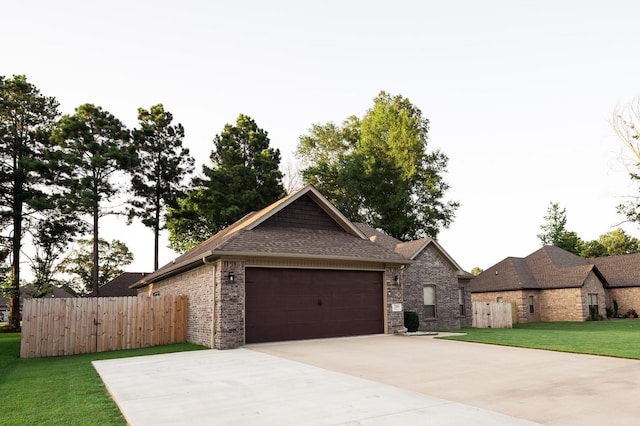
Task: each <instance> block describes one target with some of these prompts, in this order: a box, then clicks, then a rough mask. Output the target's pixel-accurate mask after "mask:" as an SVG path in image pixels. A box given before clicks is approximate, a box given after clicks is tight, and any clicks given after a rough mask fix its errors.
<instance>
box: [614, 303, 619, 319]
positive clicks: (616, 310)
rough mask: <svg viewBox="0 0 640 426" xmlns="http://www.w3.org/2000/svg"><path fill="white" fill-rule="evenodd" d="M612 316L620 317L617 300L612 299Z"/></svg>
mask: <svg viewBox="0 0 640 426" xmlns="http://www.w3.org/2000/svg"><path fill="white" fill-rule="evenodd" d="M613 317H614V318H620V313H619V312H618V301H617V300H616V299H613Z"/></svg>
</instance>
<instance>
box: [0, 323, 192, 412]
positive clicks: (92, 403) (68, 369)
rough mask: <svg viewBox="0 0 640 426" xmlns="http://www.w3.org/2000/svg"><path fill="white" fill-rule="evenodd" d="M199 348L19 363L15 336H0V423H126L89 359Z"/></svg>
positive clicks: (154, 349) (187, 347)
mask: <svg viewBox="0 0 640 426" xmlns="http://www.w3.org/2000/svg"><path fill="white" fill-rule="evenodd" d="M198 349H204V348H203V347H202V346H197V345H192V344H190V343H180V344H175V345H167V346H155V347H151V348H143V349H132V350H126V351H117V352H101V353H93V354H84V355H72V356H64V357H51V358H31V359H20V358H19V355H20V334H18V333H0V401H1V403H0V424H2V425H125V424H126V422H125V420H124V417H122V415H121V414H120V410H118V407H117V406H116V404H115V403H114V402H113V400H112V399H111V397H110V396H109V394H108V393H107V390H106V388H105V387H104V384H103V383H102V380H100V376H98V373H97V372H96V371H95V369H94V368H93V366H92V365H91V361H95V360H100V359H113V358H125V357H132V356H140V355H152V354H160V353H168V352H180V351H191V350H198Z"/></svg>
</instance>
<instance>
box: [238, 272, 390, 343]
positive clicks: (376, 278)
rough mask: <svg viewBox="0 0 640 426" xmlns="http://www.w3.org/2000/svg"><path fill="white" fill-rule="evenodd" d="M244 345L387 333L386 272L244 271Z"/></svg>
mask: <svg viewBox="0 0 640 426" xmlns="http://www.w3.org/2000/svg"><path fill="white" fill-rule="evenodd" d="M245 303H246V304H245V326H246V342H247V343H257V342H274V341H281V340H296V339H314V338H321V337H339V336H357V335H362V334H375V333H382V332H383V331H384V325H383V306H382V272H375V271H373V272H372V271H334V270H315V269H314V270H309V269H271V268H247V269H246V299H245Z"/></svg>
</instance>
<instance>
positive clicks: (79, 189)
mask: <svg viewBox="0 0 640 426" xmlns="http://www.w3.org/2000/svg"><path fill="white" fill-rule="evenodd" d="M53 138H54V140H55V141H57V142H58V143H59V144H60V146H61V147H62V150H63V152H64V154H65V156H64V158H63V159H62V160H63V161H62V163H61V164H62V166H61V169H64V171H65V179H64V184H65V186H66V188H68V190H69V192H68V194H67V195H68V200H69V203H70V205H71V206H72V207H73V209H75V211H77V212H79V213H81V214H86V215H89V216H90V217H91V229H92V234H93V239H92V241H93V244H94V246H93V282H92V285H93V286H94V287H95V286H97V285H98V280H99V274H98V265H99V247H98V241H99V220H100V218H101V217H103V216H104V215H105V214H115V213H119V212H117V211H113V210H111V211H108V210H106V208H105V207H106V206H105V204H106V203H108V202H109V201H111V200H113V199H114V198H116V197H117V196H118V195H120V194H122V193H124V192H125V190H126V187H125V185H124V182H123V175H124V174H125V173H130V172H131V171H132V169H133V168H134V167H135V166H136V165H137V164H138V157H137V154H136V147H135V145H134V144H132V143H130V137H129V131H128V130H127V129H126V128H125V126H124V125H123V124H122V123H121V122H120V120H118V119H117V118H116V117H114V116H113V115H112V114H110V113H109V112H107V111H104V110H103V109H102V108H100V107H97V106H94V105H91V104H84V105H81V106H79V107H78V108H77V109H76V112H75V114H73V115H65V116H63V117H62V119H61V120H60V122H59V123H58V126H57V127H56V129H55V131H54V135H53ZM118 179H119V180H118Z"/></svg>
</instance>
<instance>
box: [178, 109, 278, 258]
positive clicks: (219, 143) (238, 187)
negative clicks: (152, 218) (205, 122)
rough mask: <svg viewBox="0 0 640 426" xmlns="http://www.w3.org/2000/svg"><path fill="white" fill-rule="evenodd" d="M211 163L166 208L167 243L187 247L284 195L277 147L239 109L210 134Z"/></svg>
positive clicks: (184, 248)
mask: <svg viewBox="0 0 640 426" xmlns="http://www.w3.org/2000/svg"><path fill="white" fill-rule="evenodd" d="M213 142H214V149H213V151H212V152H211V156H210V158H211V163H212V164H211V166H207V165H204V166H203V167H202V176H201V177H197V178H194V179H193V181H192V185H191V186H192V189H191V190H189V191H188V192H187V194H186V195H185V196H184V197H182V198H181V199H180V200H179V201H178V207H176V208H169V209H168V211H167V228H168V229H169V233H170V235H169V241H170V244H171V247H173V248H174V249H176V250H187V249H189V248H191V247H193V246H195V245H196V244H198V243H200V242H201V241H203V240H205V239H206V238H208V237H209V236H211V235H212V234H215V233H216V232H218V231H220V230H222V229H224V228H225V227H226V226H229V225H230V224H232V223H233V222H235V221H237V220H238V219H240V218H241V217H242V216H244V215H246V214H247V213H250V212H251V211H255V210H259V209H262V208H263V207H266V206H267V205H269V204H271V203H273V202H275V201H277V200H278V199H280V198H281V197H283V196H284V194H285V191H284V187H283V185H282V172H281V171H280V169H279V164H280V151H279V150H277V149H273V148H271V147H270V146H269V142H270V141H269V137H268V136H267V132H265V131H264V130H262V129H261V128H259V127H258V126H257V124H256V122H255V121H254V120H253V119H252V118H250V117H248V116H246V115H243V114H240V116H238V119H237V120H236V124H235V126H233V125H231V124H227V125H226V126H225V127H224V130H223V131H222V133H220V134H219V135H216V137H215V138H214V140H213Z"/></svg>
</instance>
